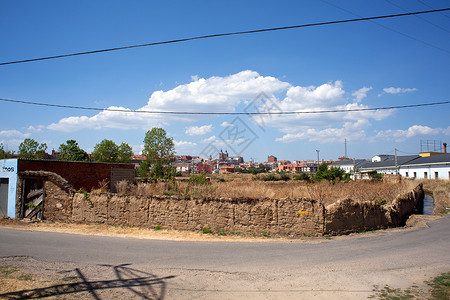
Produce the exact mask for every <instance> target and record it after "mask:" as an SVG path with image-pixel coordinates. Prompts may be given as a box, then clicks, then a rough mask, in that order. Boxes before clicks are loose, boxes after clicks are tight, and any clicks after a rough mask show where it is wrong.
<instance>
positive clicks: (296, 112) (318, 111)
mask: <svg viewBox="0 0 450 300" xmlns="http://www.w3.org/2000/svg"><path fill="white" fill-rule="evenodd" d="M0 101H3V102H12V103H20V104H28V105H38V106H47V107H57V108H68V109H81V110H94V111H113V112H124V113H146V114H169V115H299V114H323V113H342V112H361V111H376V110H389V109H404V108H414V107H425V106H434V105H443V104H449V103H450V101H441V102H431V103H420V104H408V105H397V106H381V107H372V108H352V109H334V110H312V111H283V112H279V111H278V112H190V111H152V110H131V109H120V108H98V107H86V106H73V105H62V104H50V103H40V102H32V101H24V100H14V99H4V98H0Z"/></svg>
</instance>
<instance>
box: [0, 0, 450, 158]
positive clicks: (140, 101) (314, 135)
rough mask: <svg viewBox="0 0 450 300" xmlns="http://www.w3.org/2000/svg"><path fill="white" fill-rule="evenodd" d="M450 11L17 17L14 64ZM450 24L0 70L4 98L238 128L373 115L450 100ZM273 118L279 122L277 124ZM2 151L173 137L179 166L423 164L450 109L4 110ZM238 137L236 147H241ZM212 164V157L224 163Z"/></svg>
mask: <svg viewBox="0 0 450 300" xmlns="http://www.w3.org/2000/svg"><path fill="white" fill-rule="evenodd" d="M448 6H449V5H448V1H443V0H430V1H426V0H407V1H395V2H394V0H390V1H388V0H375V1H337V0H327V1H318V0H315V1H312V0H305V1H226V2H225V1H220V2H219V1H189V2H188V1H170V2H168V1H158V2H156V1H154V2H151V1H73V2H68V1H39V2H37V1H20V0H18V1H4V0H0V28H1V30H0V41H1V47H0V61H1V62H7V61H16V60H22V59H29V58H36V57H43V56H52V55H58V54H66V53H73V52H82V51H89V50H96V49H104V48H111V47H120V46H127V45H134V44H143V43H150V42H157V41H165V40H171V39H178V38H185V37H191V36H199V35H208V34H215V33H224V32H232V31H242V30H253V29H260V28H268V27H279V26H289V25H299V24H307V23H316V22H326V21H334V20H342V19H351V18H356V17H359V16H362V17H368V16H377V15H386V14H397V13H404V12H406V11H419V10H428V9H430V7H432V8H444V7H448ZM449 66H450V12H445V13H433V14H427V15H421V16H420V17H418V16H409V17H402V18H396V19H387V20H378V21H376V22H369V21H366V22H355V23H347V24H338V25H329V26H318V27H310V28H302V29H292V30H284V31H274V32H267V33H258V34H252V35H241V36H231V37H222V38H212V39H205V40H198V41H191V42H184V43H177V44H169V45H161V46H154V47H144V48H137V49H130V50H122V51H114V52H107V53H102V54H92V55H84V56H77V57H69V58H63V59H54V60H47V61H38V62H30V63H23V64H14V65H4V66H0V98H6V99H16V100H26V101H35V102H42V103H51V104H62V105H76V106H88V107H100V108H108V107H120V108H124V109H130V110H139V109H140V110H156V111H189V112H238V111H255V109H256V108H258V109H263V110H264V109H266V110H270V111H314V110H335V109H348V108H367V107H380V106H397V105H408V104H419V103H428V102H439V101H448V100H449V87H450V84H449V82H450V80H449V79H450V68H449ZM263 106H264V107H265V108H263ZM0 111H1V118H0V143H2V144H3V145H4V146H6V148H8V149H9V150H15V151H17V147H18V145H19V144H20V142H21V141H23V139H25V138H27V137H30V138H33V139H35V140H37V141H39V142H41V143H42V142H45V143H46V144H47V145H48V147H49V150H50V151H51V149H58V147H59V145H60V144H61V143H64V142H65V141H66V140H68V139H75V140H77V142H78V143H79V145H80V146H81V147H82V148H83V149H85V150H87V151H88V152H90V151H92V149H93V148H94V146H95V144H97V143H99V142H100V141H101V140H102V139H104V138H107V139H111V140H114V141H115V142H116V143H121V142H127V143H128V144H130V145H131V146H132V147H133V149H134V151H135V152H136V153H139V151H140V150H141V149H142V144H143V139H144V136H145V132H147V131H148V130H150V129H151V128H152V127H156V126H157V127H163V128H164V129H166V131H167V132H168V133H169V135H170V136H171V137H173V139H174V141H175V144H176V150H177V153H178V154H192V155H201V156H208V155H209V154H214V151H216V150H217V149H219V150H220V149H221V148H222V149H223V150H225V149H228V152H230V155H242V156H243V157H244V159H245V160H246V161H248V160H250V159H254V160H256V161H265V160H266V159H267V156H268V155H271V154H273V155H275V156H277V157H278V158H279V159H289V160H296V159H298V160H302V159H314V158H316V157H317V154H316V150H320V156H321V158H325V159H336V158H337V157H339V156H342V155H343V154H344V139H347V149H348V150H347V152H348V156H349V157H352V158H367V157H372V156H373V155H376V154H381V153H393V150H394V148H397V149H399V150H400V151H402V152H400V153H418V152H419V150H420V140H427V139H428V140H441V141H443V142H444V141H447V142H448V140H449V136H450V122H449V117H448V115H449V112H450V105H448V104H447V105H439V106H430V107H422V108H409V109H398V110H389V111H378V112H364V113H362V112H357V113H349V112H347V113H334V114H330V113H329V114H315V115H305V114H302V115H295V116H286V115H284V116H272V117H268V116H265V117H264V118H263V117H261V116H260V117H259V119H258V118H256V117H255V118H253V119H252V118H250V117H249V116H246V115H241V116H239V117H238V118H236V116H196V115H194V116H192V115H190V116H177V115H161V114H160V115H157V114H156V115H154V114H152V115H150V114H138V113H117V112H107V111H103V112H96V111H83V110H74V109H62V108H51V107H41V106H30V105H23V104H15V103H6V102H0ZM234 133H237V134H234ZM213 156H214V155H213Z"/></svg>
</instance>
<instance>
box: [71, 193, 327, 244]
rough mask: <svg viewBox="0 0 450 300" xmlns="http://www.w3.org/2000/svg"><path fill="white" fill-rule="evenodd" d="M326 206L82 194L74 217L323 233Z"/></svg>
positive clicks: (92, 220)
mask: <svg viewBox="0 0 450 300" xmlns="http://www.w3.org/2000/svg"><path fill="white" fill-rule="evenodd" d="M322 212H323V206H322V205H321V204H319V203H317V202H316V201H311V200H306V199H282V200H273V199H248V198H218V199H215V198H190V197H182V196H151V197H136V196H118V195H114V194H103V195H91V194H90V195H85V194H80V193H78V194H76V195H75V196H74V198H73V215H72V220H73V221H76V222H87V223H106V224H115V225H132V226H149V227H156V226H158V225H159V226H162V227H163V228H171V229H179V230H196V231H198V230H202V229H203V228H210V229H211V230H212V232H220V231H224V232H245V233H254V234H267V235H283V236H298V235H304V234H309V235H320V233H321V232H322V230H323V217H322V216H323V213H322Z"/></svg>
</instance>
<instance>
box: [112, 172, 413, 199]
mask: <svg viewBox="0 0 450 300" xmlns="http://www.w3.org/2000/svg"><path fill="white" fill-rule="evenodd" d="M249 178H251V177H248V176H242V175H239V176H236V175H234V176H233V177H230V178H228V177H227V181H225V182H222V181H217V180H214V179H213V180H212V181H211V183H209V184H205V185H195V184H190V183H189V182H176V183H172V182H158V183H138V184H137V185H135V186H128V187H126V188H125V187H122V189H121V190H120V193H122V194H124V193H125V192H126V193H128V194H132V195H137V196H150V195H182V196H194V197H229V198H253V199H258V198H269V199H281V198H292V199H299V198H303V199H313V200H318V201H320V202H322V203H323V204H325V205H328V204H331V203H334V202H336V201H337V200H341V199H345V198H351V199H353V200H356V201H375V202H377V203H380V204H385V203H389V202H391V201H393V200H394V199H395V197H396V196H397V195H399V194H401V193H404V192H408V191H411V190H412V189H413V188H414V187H415V186H416V185H417V182H411V181H403V182H401V183H394V182H380V181H364V180H363V181H350V182H337V183H335V184H331V183H329V182H327V181H322V182H314V183H307V182H304V181H287V182H284V181H283V182H280V181H278V182H264V181H257V180H250V179H249ZM230 179H231V180H230ZM118 192H119V189H118Z"/></svg>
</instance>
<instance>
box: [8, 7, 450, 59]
mask: <svg viewBox="0 0 450 300" xmlns="http://www.w3.org/2000/svg"><path fill="white" fill-rule="evenodd" d="M324 2H325V1H324ZM448 10H450V8H441V9H433V10H424V11H416V12H408V13H402V14H393V15H382V16H375V17H365V18H364V17H360V18H357V19H346V20H338V21H327V22H319V23H310V24H302V25H293V26H283V27H273V28H265V29H256V30H247V31H236V32H228V33H218V34H210V35H202V36H195V37H188V38H182V39H175V40H168V41H161V42H154V43H147V44H140V45H130V46H123V47H115V48H107V49H101V50H92V51H86V52H76V53H70V54H61V55H54V56H46V57H40V58H32V59H25V60H18V61H9V62H2V63H0V66H4V65H12V64H20V63H27V62H33V61H41V60H49V59H56V58H64V57H71V56H79V55H87V54H95V53H103V52H110V51H118V50H126V49H132V48H139V47H149V46H157V45H165V44H173V43H181V42H187V41H193V40H200V39H209V38H216V37H223V36H232V35H243V34H253V33H261V32H269V31H277V30H287V29H298V28H305V27H314V26H323V25H333V24H342V23H350V22H360V21H369V20H378V19H387V18H396V17H405V16H412V15H419V14H427V13H435V12H442V11H448ZM441 50H442V49H441ZM447 52H448V51H447Z"/></svg>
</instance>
